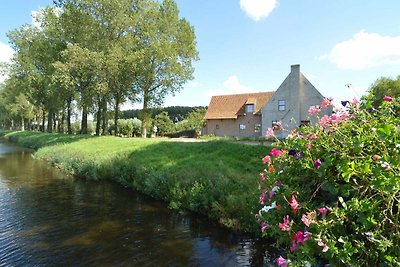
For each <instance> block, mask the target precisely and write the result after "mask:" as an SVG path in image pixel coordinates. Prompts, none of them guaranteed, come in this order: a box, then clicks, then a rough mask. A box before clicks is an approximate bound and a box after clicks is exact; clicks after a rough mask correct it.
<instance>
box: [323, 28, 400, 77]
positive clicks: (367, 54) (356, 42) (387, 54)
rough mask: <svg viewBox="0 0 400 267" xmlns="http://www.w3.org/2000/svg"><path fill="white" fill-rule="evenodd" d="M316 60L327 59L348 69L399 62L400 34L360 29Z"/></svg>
mask: <svg viewBox="0 0 400 267" xmlns="http://www.w3.org/2000/svg"><path fill="white" fill-rule="evenodd" d="M317 60H328V61H330V62H332V63H334V64H336V66H337V67H338V68H340V69H350V70H361V69H367V68H372V67H377V66H382V65H393V64H400V36H394V37H392V36H382V35H380V34H378V33H368V32H366V31H365V30H361V31H360V32H358V33H356V34H355V35H354V36H353V38H352V39H350V40H347V41H343V42H340V43H338V44H336V45H335V46H334V47H333V48H332V50H331V51H330V52H329V53H328V54H325V55H322V56H320V57H318V58H317Z"/></svg>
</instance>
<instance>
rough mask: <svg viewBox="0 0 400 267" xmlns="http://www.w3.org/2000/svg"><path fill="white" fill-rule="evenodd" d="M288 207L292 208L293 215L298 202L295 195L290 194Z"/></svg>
mask: <svg viewBox="0 0 400 267" xmlns="http://www.w3.org/2000/svg"><path fill="white" fill-rule="evenodd" d="M289 205H290V207H291V208H292V212H293V213H294V214H296V211H297V208H298V207H299V202H297V199H296V193H293V194H292V197H291V198H290V201H289Z"/></svg>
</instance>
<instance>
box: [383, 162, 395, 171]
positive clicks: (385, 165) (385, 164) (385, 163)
mask: <svg viewBox="0 0 400 267" xmlns="http://www.w3.org/2000/svg"><path fill="white" fill-rule="evenodd" d="M381 166H382V168H385V170H386V171H390V170H391V169H392V167H390V164H389V163H387V162H386V161H385V162H382V163H381Z"/></svg>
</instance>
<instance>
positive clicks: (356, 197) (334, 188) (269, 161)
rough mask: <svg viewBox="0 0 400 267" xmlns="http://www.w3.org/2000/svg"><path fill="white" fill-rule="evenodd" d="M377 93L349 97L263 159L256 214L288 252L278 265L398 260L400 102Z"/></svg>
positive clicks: (325, 103)
mask: <svg viewBox="0 0 400 267" xmlns="http://www.w3.org/2000/svg"><path fill="white" fill-rule="evenodd" d="M370 99H371V98H370V97H367V98H365V99H364V100H363V102H362V103H360V102H359V101H357V100H353V101H352V102H351V103H349V102H348V101H343V102H342V105H343V106H344V107H343V108H341V109H336V110H335V112H334V113H333V114H332V115H331V116H327V115H325V116H323V117H321V118H318V120H319V124H317V125H310V126H304V127H301V129H299V130H298V131H292V132H291V134H290V135H289V137H288V138H287V139H286V140H283V141H279V142H277V143H275V148H273V149H272V150H271V152H270V154H269V155H267V156H266V157H265V158H263V162H264V163H265V164H266V168H265V170H264V171H263V172H261V173H260V185H259V189H260V193H261V195H260V198H259V202H260V204H261V205H262V208H261V209H260V210H259V212H258V214H257V215H256V217H257V220H258V223H259V224H260V227H261V231H262V232H263V235H264V236H268V237H273V238H275V239H276V241H277V242H276V245H277V246H278V247H279V248H280V249H283V250H285V251H286V250H287V251H288V253H287V256H286V257H287V258H288V259H285V258H283V257H280V258H278V259H277V260H276V262H277V263H278V265H279V266H286V265H288V264H290V265H291V266H304V265H306V264H307V263H311V264H316V262H317V261H318V260H319V261H321V262H328V263H331V264H332V265H334V266H395V265H397V266H399V262H400V257H399V254H400V251H399V246H398V245H399V244H400V231H399V229H400V228H399V201H400V177H399V167H400V164H399V163H400V156H399V152H400V144H399V140H400V125H399V124H400V119H399V114H397V113H396V111H398V110H399V107H400V105H399V104H400V103H399V100H395V99H392V98H390V97H385V99H384V100H385V101H384V102H383V103H382V105H381V106H380V107H379V109H374V108H373V106H372V101H370ZM329 105H331V99H325V100H324V101H323V103H322V105H321V106H322V107H326V106H329ZM310 111H312V112H314V113H317V112H318V110H316V109H315V107H314V109H313V110H311V109H310ZM268 133H269V134H270V135H273V133H272V132H271V131H269V132H268ZM290 262H291V263H290Z"/></svg>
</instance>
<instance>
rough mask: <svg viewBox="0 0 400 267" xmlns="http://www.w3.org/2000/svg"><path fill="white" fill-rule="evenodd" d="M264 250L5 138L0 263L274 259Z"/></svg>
mask: <svg viewBox="0 0 400 267" xmlns="http://www.w3.org/2000/svg"><path fill="white" fill-rule="evenodd" d="M266 251H267V250H266V245H264V244H262V243H261V242H257V241H255V240H251V239H244V238H242V237H240V236H238V235H237V234H235V233H232V232H229V231H226V230H225V229H224V228H222V227H220V226H218V225H215V224H213V223H210V222H209V221H207V220H206V219H204V218H201V217H197V216H188V215H181V214H179V213H177V212H174V211H171V210H169V209H168V208H167V206H166V205H165V204H164V203H161V202H158V201H155V200H153V199H151V198H148V197H146V196H143V195H141V194H139V193H137V192H135V191H133V190H132V189H125V188H122V187H120V186H118V185H114V184H112V183H105V182H104V183H103V182H89V181H83V180H76V179H73V178H71V177H68V176H66V175H65V174H62V173H60V172H58V171H57V170H56V169H54V168H51V167H49V166H48V165H47V164H46V163H44V162H40V161H38V160H34V159H32V156H31V153H30V152H29V151H27V150H24V149H22V148H20V147H17V146H14V145H11V144H8V143H4V142H3V141H0V266H271V262H270V261H269V260H268V259H269V255H268V253H267V252H266ZM271 258H274V257H271Z"/></svg>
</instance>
